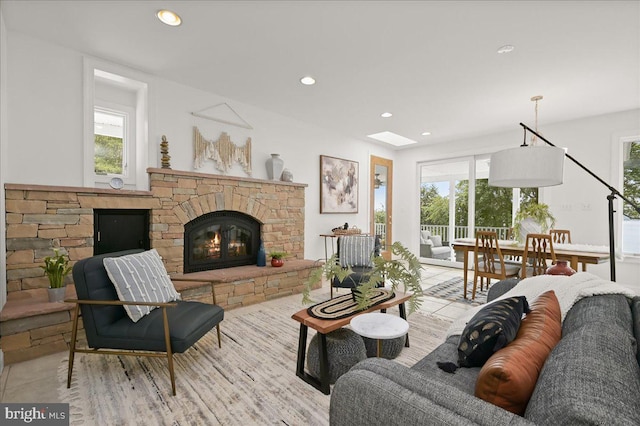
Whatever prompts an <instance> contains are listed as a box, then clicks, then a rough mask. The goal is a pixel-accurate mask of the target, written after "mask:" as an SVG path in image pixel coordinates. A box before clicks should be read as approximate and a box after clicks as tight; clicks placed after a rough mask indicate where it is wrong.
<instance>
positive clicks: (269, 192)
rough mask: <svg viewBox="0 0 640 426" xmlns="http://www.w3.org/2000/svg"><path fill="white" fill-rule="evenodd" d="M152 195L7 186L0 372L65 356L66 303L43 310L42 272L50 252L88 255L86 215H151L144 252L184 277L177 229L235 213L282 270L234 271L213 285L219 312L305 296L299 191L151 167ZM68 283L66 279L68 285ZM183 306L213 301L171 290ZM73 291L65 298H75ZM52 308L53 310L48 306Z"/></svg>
mask: <svg viewBox="0 0 640 426" xmlns="http://www.w3.org/2000/svg"><path fill="white" fill-rule="evenodd" d="M147 172H148V174H149V178H150V190H149V191H128V190H111V189H97V188H84V187H59V186H44V185H23V184H6V185H5V197H6V212H5V214H6V219H7V230H6V242H7V264H6V268H7V304H6V305H5V308H4V309H3V310H2V312H0V322H1V323H0V325H1V326H2V333H1V334H2V339H1V341H0V345H1V346H2V350H3V352H4V353H5V363H7V364H9V363H12V362H17V361H22V360H26V359H32V358H36V357H38V356H42V355H45V354H48V353H53V352H58V351H61V350H66V349H67V343H68V341H69V337H70V336H69V330H70V321H71V315H70V308H71V307H72V306H73V305H71V304H65V303H61V304H60V303H59V304H50V303H47V301H46V291H45V289H46V288H47V287H48V280H47V278H46V277H44V276H43V271H42V269H41V268H40V265H41V264H42V259H43V258H44V257H45V256H48V255H51V254H53V248H59V249H60V251H61V252H66V253H68V255H69V258H70V260H71V261H72V263H74V262H75V261H77V260H80V259H82V258H85V257H89V256H92V255H93V232H94V231H93V209H108V208H112V209H148V210H150V211H151V215H150V216H151V224H150V240H151V247H152V248H155V249H157V250H158V252H159V253H160V255H161V256H162V258H163V260H164V262H165V266H166V268H167V271H168V272H169V274H172V275H173V274H180V273H182V267H183V248H184V240H183V238H184V224H185V223H187V222H189V221H191V220H193V219H195V218H197V217H199V216H201V215H203V214H205V213H209V212H214V211H221V210H232V211H239V212H242V213H245V214H247V215H250V216H252V217H254V218H255V219H257V220H258V221H259V222H260V223H261V232H262V235H261V238H262V241H263V242H264V246H265V250H266V252H267V253H268V252H269V251H270V250H278V251H286V252H287V253H288V256H287V259H288V262H287V263H288V264H289V266H288V267H285V268H281V269H276V268H271V267H270V266H267V267H265V268H258V267H256V266H247V267H239V268H245V269H244V270H242V269H239V268H238V270H236V271H234V273H232V274H229V273H228V272H227V273H226V274H223V275H222V276H221V278H220V281H219V283H220V285H216V297H217V302H218V304H220V305H221V306H223V307H224V308H225V309H231V308H234V307H238V306H243V305H248V304H252V303H257V302H260V301H263V300H267V299H269V298H273V297H280V296H285V295H289V294H292V293H299V292H301V291H302V285H303V282H304V280H305V279H306V277H307V276H308V274H309V272H310V270H311V269H313V262H312V261H305V260H304V206H305V202H304V193H305V188H306V185H305V184H298V183H290V182H280V181H266V180H260V179H252V178H242V177H231V176H220V175H211V174H204V173H197V172H187V171H176V170H171V169H157V168H150V169H148V170H147ZM68 279H69V281H71V280H70V277H68ZM176 287H177V288H178V290H179V291H182V295H183V298H185V299H190V300H205V301H210V300H211V299H210V297H211V293H210V286H209V285H200V286H198V285H195V284H194V283H176ZM73 290H74V289H73V286H68V288H67V293H68V295H71V296H75V294H74V293H75V292H74V291H73ZM52 305H53V306H52Z"/></svg>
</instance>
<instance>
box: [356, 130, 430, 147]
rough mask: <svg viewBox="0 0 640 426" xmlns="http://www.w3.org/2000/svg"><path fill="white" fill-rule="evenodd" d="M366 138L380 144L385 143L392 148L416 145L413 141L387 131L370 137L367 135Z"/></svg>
mask: <svg viewBox="0 0 640 426" xmlns="http://www.w3.org/2000/svg"><path fill="white" fill-rule="evenodd" d="M367 137H369V138H371V139H375V140H378V141H381V142H385V143H388V144H391V145H394V146H404V145H411V144H414V143H418V142H416V141H414V140H413V139H409V138H405V137H404V136H400V135H397V134H395V133H393V132H389V131H384V132H380V133H374V134H372V135H367Z"/></svg>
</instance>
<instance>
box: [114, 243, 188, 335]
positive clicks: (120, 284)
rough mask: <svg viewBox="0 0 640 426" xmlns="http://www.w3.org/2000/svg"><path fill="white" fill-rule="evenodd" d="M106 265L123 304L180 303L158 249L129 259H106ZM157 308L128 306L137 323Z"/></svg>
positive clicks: (126, 308) (134, 255)
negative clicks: (176, 301)
mask: <svg viewBox="0 0 640 426" xmlns="http://www.w3.org/2000/svg"><path fill="white" fill-rule="evenodd" d="M102 263H103V264H104V268H105V269H106V270H107V275H108V276H109V278H110V279H111V282H112V283H113V285H114V286H115V288H116V293H118V298H119V299H120V300H121V301H123V302H125V301H126V302H172V301H174V300H178V299H180V294H179V293H178V292H176V289H175V288H174V287H173V283H172V282H171V279H170V278H169V275H168V274H167V270H166V269H165V267H164V263H162V258H161V257H160V255H159V254H158V252H157V251H156V249H151V250H148V251H145V252H142V253H136V254H130V255H127V256H120V257H105V258H104V260H103V261H102ZM155 308H156V307H155V306H138V305H125V306H124V309H125V311H127V314H128V315H129V318H131V320H132V321H133V322H138V321H139V320H140V318H142V317H143V316H145V315H147V314H148V313H149V312H151V311H152V310H153V309H155Z"/></svg>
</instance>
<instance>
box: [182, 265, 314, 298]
mask: <svg viewBox="0 0 640 426" xmlns="http://www.w3.org/2000/svg"><path fill="white" fill-rule="evenodd" d="M320 266H322V265H321V264H320V263H318V262H317V261H315V260H306V259H302V260H301V259H291V260H285V262H284V265H283V266H281V267H278V268H274V267H273V266H271V265H267V266H264V267H259V266H256V265H247V266H236V267H233V268H224V269H214V270H210V271H200V272H191V273H187V274H175V275H172V276H171V280H172V281H174V285H176V284H175V283H176V282H178V283H180V284H179V285H180V286H189V284H187V282H189V281H190V282H196V283H197V282H200V283H205V282H206V283H210V282H213V283H231V282H234V281H241V280H247V279H251V278H258V277H266V276H270V275H276V274H285V273H287V272H297V271H302V270H305V269H312V268H316V267H318V268H319V267H320ZM200 285H202V284H200ZM193 287H199V285H197V284H196V285H193V286H191V287H187V288H193ZM176 290H177V291H180V289H179V288H178V285H176Z"/></svg>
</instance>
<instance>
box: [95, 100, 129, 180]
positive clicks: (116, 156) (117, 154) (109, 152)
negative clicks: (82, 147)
mask: <svg viewBox="0 0 640 426" xmlns="http://www.w3.org/2000/svg"><path fill="white" fill-rule="evenodd" d="M128 115H129V114H127V113H126V112H121V111H115V110H108V109H104V108H99V107H96V108H95V109H94V113H93V117H94V119H93V125H94V131H93V132H94V136H95V139H94V141H95V144H94V153H93V156H94V171H95V174H96V175H116V176H124V177H126V176H127V160H128V155H127V147H128V145H129V138H128V137H127V130H128V125H127V124H128Z"/></svg>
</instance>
